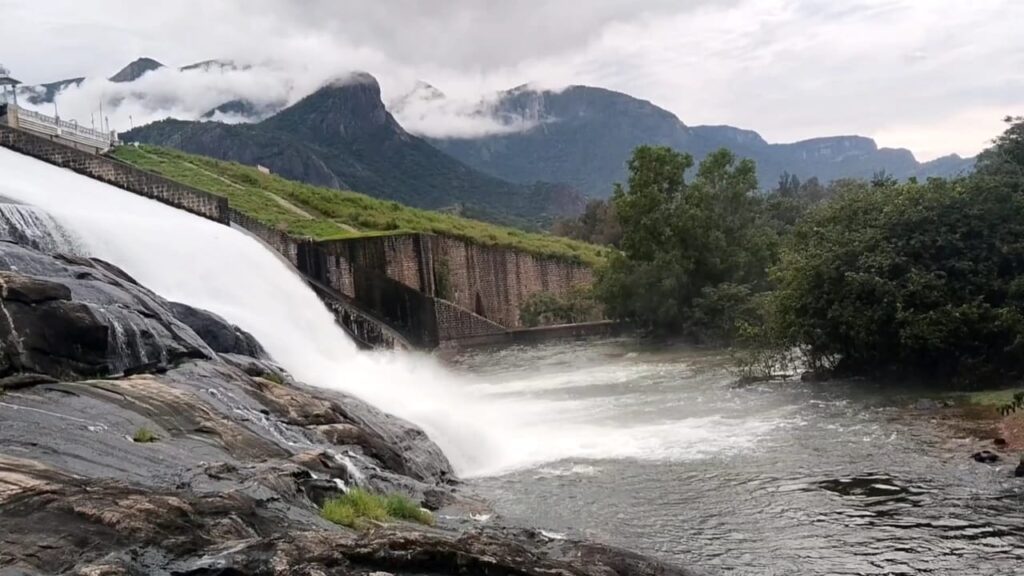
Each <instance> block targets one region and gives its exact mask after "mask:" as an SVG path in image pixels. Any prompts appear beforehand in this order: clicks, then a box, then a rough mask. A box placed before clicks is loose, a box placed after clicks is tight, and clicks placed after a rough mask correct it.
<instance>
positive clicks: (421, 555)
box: [0, 243, 689, 576]
mask: <svg viewBox="0 0 1024 576" xmlns="http://www.w3.org/2000/svg"><path fill="white" fill-rule="evenodd" d="M0 268H2V269H3V270H4V271H3V272H2V273H0V280H2V287H3V290H2V296H3V298H2V305H3V314H0V337H2V339H3V342H2V346H3V348H2V349H3V365H2V366H3V374H4V375H5V378H4V380H3V382H4V388H3V390H2V396H0V424H2V425H0V528H2V529H0V574H3V575H4V576H7V575H12V574H18V575H33V576H35V575H40V576H41V575H50V574H73V575H82V576H85V575H89V576H100V575H103V576H119V575H125V576H128V575H132V576H135V575H139V576H141V575H151V574H152V575H158V574H159V575H171V574H174V575H181V576H184V575H190V576H200V575H211V576H212V575H236V576H247V575H252V576H255V575H261V576H262V575H281V576H285V575H287V576H314V575H324V576H326V575H334V574H370V573H373V572H378V571H385V572H388V573H391V574H466V575H469V574H481V575H483V574H487V575H496V574H521V575H529V574H536V575H541V574H543V575H546V576H547V575H552V574H565V575H568V574H578V575H594V576H598V575H601V576H605V575H613V574H616V575H621V576H629V575H638V576H643V575H652V576H653V575H674V574H678V575H684V574H689V572H687V571H684V570H681V569H677V568H673V567H670V566H667V565H664V564H662V563H660V562H656V561H653V560H650V559H647V558H644V557H641V556H638V555H635V554H631V553H628V552H624V551H621V550H616V549H613V548H609V547H605V546H601V545H596V544H587V543H581V542H574V541H571V540H558V539H551V538H549V537H546V536H545V535H544V534H543V533H540V532H536V531H532V530H524V529H516V528H507V527H500V526H497V525H493V524H492V525H479V524H476V523H475V522H474V521H473V520H471V519H470V518H469V514H468V510H470V509H471V508H470V506H473V507H474V508H473V509H476V507H479V506H480V505H479V504H476V503H472V502H471V501H470V500H467V499H465V498H464V497H463V496H462V495H461V494H460V493H459V491H458V483H457V482H456V481H455V479H454V477H453V472H452V469H451V466H450V465H449V463H448V461H447V460H446V459H445V457H444V455H443V454H442V453H441V451H440V450H439V449H438V448H437V446H435V445H434V444H433V443H432V442H431V441H430V439H429V438H427V436H426V435H425V434H424V433H423V432H422V431H420V430H419V429H418V428H416V427H414V426H412V425H411V424H409V423H406V422H403V421H401V420H399V419H396V418H394V417H391V416H388V415H386V414H384V413H382V412H380V411H379V410H376V409H374V408H373V407H371V406H368V405H366V404H365V403H364V402H362V401H359V400H358V399H355V398H352V397H350V396H347V395H344V394H341V393H337V392H334V391H328V390H322V389H316V388H311V387H308V386H304V385H302V384H300V383H297V382H294V381H293V380H292V379H291V378H290V377H289V376H288V375H287V374H285V373H284V372H283V371H281V370H280V368H278V367H276V366H274V365H273V364H272V363H271V362H270V361H269V360H268V359H266V358H265V355H264V353H263V352H262V349H261V348H260V347H259V346H258V344H255V341H254V340H252V338H251V336H248V335H247V334H245V333H244V332H242V331H240V330H238V329H237V328H235V327H232V326H231V325H230V324H228V323H226V322H224V321H223V320H222V319H220V318H218V317H216V316H215V315H212V314H208V313H205V312H203V311H200V310H195V309H192V308H188V307H185V306H182V305H172V304H170V303H168V302H167V301H165V300H163V299H162V298H160V297H159V296H157V295H155V294H153V293H151V292H149V291H148V290H146V289H145V288H143V287H141V286H139V285H138V284H137V283H135V282H134V281H133V280H132V279H131V278H130V277H128V276H127V275H125V274H124V273H123V272H121V271H119V270H117V269H116V268H114V267H112V266H110V265H108V264H105V263H102V262H100V261H96V260H85V259H79V258H68V257H62V256H49V255H46V254H43V253H40V252H37V251H35V250H32V249H29V248H25V247H22V246H17V245H14V244H10V243H0ZM126 351H127V352H126ZM218 351H223V352H218ZM14 383H16V384H17V385H13V384H14ZM140 429H145V430H147V431H148V432H149V433H150V435H151V437H152V438H154V439H155V441H154V442H146V443H143V442H136V441H133V435H134V434H135V432H136V431H138V430H140ZM352 487H361V488H365V489H367V490H372V491H375V492H381V493H402V494H404V495H406V496H408V497H411V498H413V499H415V500H416V501H418V502H420V503H421V504H422V505H424V506H426V507H429V508H433V509H437V508H442V507H443V508H444V510H443V511H442V512H441V513H438V514H437V515H436V518H437V520H438V522H437V526H434V527H425V526H421V525H414V524H407V523H392V524H389V525H373V526H371V527H370V528H369V529H367V530H363V531H354V530H350V529H348V528H343V527H340V526H336V525H334V524H331V523H329V522H327V521H326V520H324V519H323V518H321V516H320V513H319V506H320V505H321V504H322V503H323V502H324V500H325V499H327V498H330V497H333V496H337V495H340V494H341V493H342V492H343V491H345V490H347V489H349V488H352Z"/></svg>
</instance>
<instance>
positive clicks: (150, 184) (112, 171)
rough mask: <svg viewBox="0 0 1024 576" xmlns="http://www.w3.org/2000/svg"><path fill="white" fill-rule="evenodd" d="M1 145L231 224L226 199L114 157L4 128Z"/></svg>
mask: <svg viewBox="0 0 1024 576" xmlns="http://www.w3.org/2000/svg"><path fill="white" fill-rule="evenodd" d="M0 146H4V147H6V148H10V149H11V150H15V151H17V152H21V153H22V154H27V155H29V156H32V157H34V158H38V159H39V160H43V161H44V162H48V163H50V164H54V165H56V166H60V167H61V168H68V169H70V170H73V171H75V172H78V173H79V174H83V175H85V176H88V177H90V178H93V179H95V180H99V181H101V182H106V183H107V184H111V185H113V186H117V187H118V188H123V189H124V190H128V191H130V192H134V193H136V194H139V195H140V196H145V197H147V198H152V199H154V200H158V201H160V202H163V203H164V204H169V205H171V206H174V207H175V208H180V209H182V210H186V211H188V212H191V213H193V214H196V215H198V216H202V217H203V218H209V219H210V220H214V221H216V222H220V223H221V224H227V223H228V221H229V220H228V218H229V217H228V201H227V199H226V198H221V197H218V196H215V195H213V194H209V193H207V192H204V191H202V190H197V189H195V188H190V187H188V186H185V185H183V184H178V183H177V182H174V181H172V180H168V179H167V178H162V177H160V176H157V175H155V174H151V173H149V172H145V171H143V170H139V169H138V168H134V167H132V166H129V165H127V164H124V163H122V162H118V161H117V160H114V159H112V158H107V157H105V156H97V155H95V154H90V153H89V152H85V151H82V150H77V149H74V148H71V147H68V146H64V145H61V144H58V143H55V142H51V141H49V140H47V139H46V138H42V137H39V136H34V135H32V134H27V133H25V132H22V131H20V130H15V129H13V128H10V127H7V126H2V125H0Z"/></svg>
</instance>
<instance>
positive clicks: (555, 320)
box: [519, 287, 602, 327]
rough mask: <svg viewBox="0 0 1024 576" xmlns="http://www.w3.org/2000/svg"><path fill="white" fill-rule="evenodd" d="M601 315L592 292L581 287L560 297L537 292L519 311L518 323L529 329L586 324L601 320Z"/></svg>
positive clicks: (549, 293)
mask: <svg viewBox="0 0 1024 576" xmlns="http://www.w3.org/2000/svg"><path fill="white" fill-rule="evenodd" d="M601 315H602V314H601V307H600V305H599V304H598V302H597V300H595V298H594V295H593V293H592V291H591V290H589V289H587V288H583V287H580V288H575V289H573V290H570V291H569V292H568V293H567V294H562V295H559V294H552V293H551V292H537V293H536V294H532V295H530V297H529V298H527V299H526V302H524V303H523V305H522V307H521V308H520V309H519V321H520V322H522V323H523V325H524V326H530V327H533V326H550V325H555V324H575V323H578V322H588V321H593V320H599V319H601Z"/></svg>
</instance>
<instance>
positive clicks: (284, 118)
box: [264, 72, 407, 144]
mask: <svg viewBox="0 0 1024 576" xmlns="http://www.w3.org/2000/svg"><path fill="white" fill-rule="evenodd" d="M264 124H265V125H266V126H268V127H271V128H275V129H280V130H284V131H287V132H290V133H293V134H299V135H301V136H302V137H303V138H306V139H308V140H310V141H311V142H313V143H318V144H330V143H332V142H338V141H339V140H351V139H358V138H363V137H367V136H370V137H375V138H376V137H381V136H399V137H405V136H407V134H406V133H405V131H404V130H403V129H402V127H401V126H399V125H398V123H397V122H396V121H395V119H394V118H393V117H392V116H391V114H390V113H389V112H388V111H387V109H386V108H385V106H384V102H383V101H382V100H381V91H380V84H378V83H377V79H376V78H374V77H373V76H371V75H370V74H367V73H365V72H357V73H354V74H351V75H349V76H345V77H343V78H338V79H336V80H334V81H332V82H330V83H329V84H327V85H325V86H324V87H322V88H320V89H319V90H317V91H316V92H314V93H312V94H310V95H309V96H307V97H305V98H303V99H302V100H300V101H299V102H298V103H296V104H295V105H293V106H291V107H289V108H287V109H285V110H283V111H282V112H280V113H279V114H277V115H275V116H274V117H272V118H270V119H268V120H266V121H265V122H264Z"/></svg>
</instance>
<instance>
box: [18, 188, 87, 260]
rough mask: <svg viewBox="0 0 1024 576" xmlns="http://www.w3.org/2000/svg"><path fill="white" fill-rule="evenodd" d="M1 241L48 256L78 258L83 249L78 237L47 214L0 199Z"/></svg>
mask: <svg viewBox="0 0 1024 576" xmlns="http://www.w3.org/2000/svg"><path fill="white" fill-rule="evenodd" d="M4 176H5V177H6V176H7V175H6V174H5V175H4ZM0 240H7V241H10V242H17V243H18V244H23V245H25V246H31V247H32V248H35V249H36V250H39V251H40V252H45V253H47V254H55V253H62V254H75V255H78V254H80V247H81V243H80V241H79V240H78V238H76V237H75V235H74V234H72V233H71V232H69V231H68V230H67V229H65V228H64V227H63V226H61V225H60V223H58V222H57V221H56V220H54V218H53V217H52V216H50V215H49V214H47V213H46V212H44V211H42V210H40V209H39V208H36V207H35V206H27V205H25V204H14V203H10V202H3V201H2V200H0Z"/></svg>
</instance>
